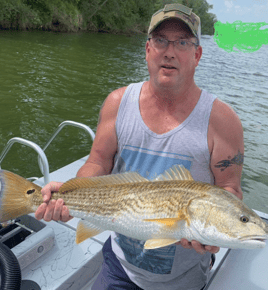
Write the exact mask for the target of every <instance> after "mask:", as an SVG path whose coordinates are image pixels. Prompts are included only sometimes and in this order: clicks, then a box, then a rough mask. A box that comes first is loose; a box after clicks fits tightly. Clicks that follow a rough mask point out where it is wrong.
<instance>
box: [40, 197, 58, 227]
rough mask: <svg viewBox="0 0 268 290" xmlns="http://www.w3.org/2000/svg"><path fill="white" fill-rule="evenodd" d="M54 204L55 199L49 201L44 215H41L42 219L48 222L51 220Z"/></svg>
mask: <svg viewBox="0 0 268 290" xmlns="http://www.w3.org/2000/svg"><path fill="white" fill-rule="evenodd" d="M55 204H56V200H50V201H49V203H48V205H47V208H46V212H45V214H44V217H43V219H44V220H45V221H46V222H50V221H51V220H52V217H53V211H54V207H55Z"/></svg>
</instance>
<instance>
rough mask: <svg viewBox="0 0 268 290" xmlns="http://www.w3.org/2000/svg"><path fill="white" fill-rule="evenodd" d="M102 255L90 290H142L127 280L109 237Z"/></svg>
mask: <svg viewBox="0 0 268 290" xmlns="http://www.w3.org/2000/svg"><path fill="white" fill-rule="evenodd" d="M102 253H103V263H102V269H101V271H100V273H99V275H98V277H97V280H96V281H95V283H94V284H93V286H92V290H121V289H122V290H143V289H142V288H140V287H139V286H137V285H136V284H135V283H133V282H132V281H131V280H130V279H129V277H128V276H127V274H126V272H125V270H124V269H123V267H122V266H121V264H120V262H119V260H118V259H117V258H116V256H115V254H114V252H113V251H112V246H111V237H109V239H108V240H107V241H106V242H105V244H104V245H103V249H102ZM202 289H204V288H202ZM202 289H201V290H202Z"/></svg>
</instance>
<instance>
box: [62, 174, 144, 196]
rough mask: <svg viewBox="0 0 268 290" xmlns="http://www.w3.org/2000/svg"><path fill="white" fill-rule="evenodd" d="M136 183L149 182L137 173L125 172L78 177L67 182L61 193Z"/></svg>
mask: <svg viewBox="0 0 268 290" xmlns="http://www.w3.org/2000/svg"><path fill="white" fill-rule="evenodd" d="M135 182H148V179H146V178H144V177H142V176H141V175H139V173H137V172H125V173H120V174H110V175H104V176H97V177H77V178H73V179H70V180H68V181H67V182H65V183H64V184H63V185H62V186H61V187H60V190H59V192H61V193H63V192H67V191H72V190H75V189H79V188H88V187H97V186H103V185H112V184H127V183H135Z"/></svg>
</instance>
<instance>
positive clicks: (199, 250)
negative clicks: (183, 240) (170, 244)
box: [192, 241, 206, 255]
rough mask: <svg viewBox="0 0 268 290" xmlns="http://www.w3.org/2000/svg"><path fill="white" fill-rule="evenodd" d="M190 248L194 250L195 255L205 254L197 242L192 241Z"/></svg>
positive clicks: (202, 247) (203, 248)
mask: <svg viewBox="0 0 268 290" xmlns="http://www.w3.org/2000/svg"><path fill="white" fill-rule="evenodd" d="M192 246H193V248H194V249H195V250H196V252H197V253H199V254H201V255H203V254H205V252H206V249H205V246H203V245H202V244H200V243H199V242H197V241H192Z"/></svg>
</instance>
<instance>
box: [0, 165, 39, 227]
mask: <svg viewBox="0 0 268 290" xmlns="http://www.w3.org/2000/svg"><path fill="white" fill-rule="evenodd" d="M36 191H39V192H40V191H41V187H40V186H38V185H36V184H33V183H32V182H30V181H28V180H26V179H24V178H23V177H21V176H19V175H16V174H14V173H12V172H9V171H6V170H0V223H2V222H5V221H8V220H11V219H15V218H17V217H20V216H22V215H25V214H28V213H31V212H33V211H34V209H35V208H34V206H33V202H32V199H33V193H35V192H36Z"/></svg>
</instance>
